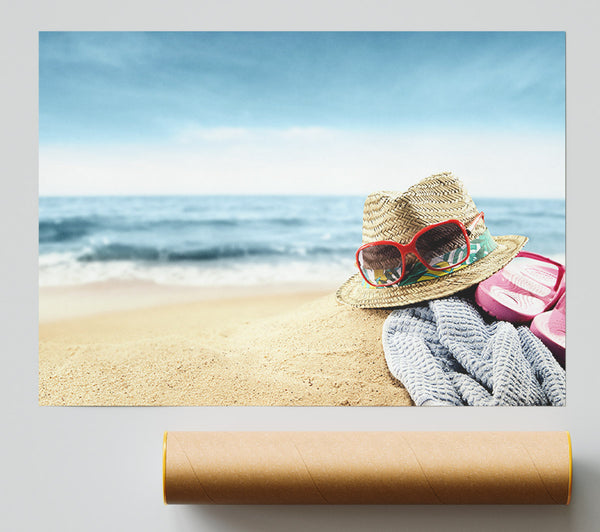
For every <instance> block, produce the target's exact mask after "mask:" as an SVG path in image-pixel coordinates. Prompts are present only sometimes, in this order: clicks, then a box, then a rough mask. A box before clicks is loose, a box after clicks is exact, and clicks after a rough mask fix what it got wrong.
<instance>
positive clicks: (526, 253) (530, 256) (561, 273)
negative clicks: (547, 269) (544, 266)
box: [517, 251, 565, 291]
mask: <svg viewBox="0 0 600 532" xmlns="http://www.w3.org/2000/svg"><path fill="white" fill-rule="evenodd" d="M517 257H524V258H527V259H534V260H539V261H540V262H548V263H550V264H554V265H555V266H556V267H557V268H558V275H557V276H556V283H554V290H555V291H556V290H558V287H559V286H560V283H561V281H562V279H563V277H564V275H565V267H564V266H563V265H562V264H561V263H560V262H556V261H555V260H552V259H549V258H548V257H544V256H543V255H538V254H537V253H532V252H531V251H519V253H518V254H517Z"/></svg>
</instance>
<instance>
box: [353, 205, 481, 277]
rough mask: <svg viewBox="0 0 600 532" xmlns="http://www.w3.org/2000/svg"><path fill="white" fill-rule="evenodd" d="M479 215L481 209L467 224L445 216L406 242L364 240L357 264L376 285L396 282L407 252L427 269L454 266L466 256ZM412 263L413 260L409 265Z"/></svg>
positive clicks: (402, 268) (401, 272)
mask: <svg viewBox="0 0 600 532" xmlns="http://www.w3.org/2000/svg"><path fill="white" fill-rule="evenodd" d="M480 219H481V220H484V216H483V212H480V213H479V214H478V215H477V216H476V217H475V218H473V220H472V221H471V222H470V223H469V225H468V226H466V227H465V225H464V224H463V223H462V222H461V221H459V220H446V221H445V222H440V223H437V224H432V225H428V226H427V227H424V228H423V229H421V230H420V231H419V232H418V233H417V234H416V235H415V236H414V237H413V238H412V240H411V241H410V242H409V243H408V244H400V243H398V242H394V241H392V240H379V241H377V242H369V243H367V244H363V245H362V246H360V247H359V248H358V250H357V252H356V265H357V266H358V270H359V271H360V274H361V275H362V277H363V279H364V280H365V281H366V282H367V283H369V284H370V285H371V286H376V287H382V286H392V285H394V284H397V283H399V282H400V281H401V280H402V279H403V277H404V274H405V273H406V271H407V267H406V266H407V265H406V262H407V260H406V257H407V255H409V254H410V253H412V254H413V255H414V256H415V257H416V258H417V259H418V260H419V261H420V262H421V263H423V264H424V265H425V266H426V267H427V268H428V269H430V270H436V271H443V270H448V269H450V268H454V267H456V266H458V265H459V264H462V263H463V262H465V261H466V260H467V258H468V257H469V254H470V253H471V243H470V241H469V235H470V234H471V232H472V231H473V229H474V228H475V226H476V225H477V223H478V222H479V220H480ZM413 263H414V260H413V261H412V262H411V263H410V264H409V266H411V265H412V264H413ZM409 269H410V268H409Z"/></svg>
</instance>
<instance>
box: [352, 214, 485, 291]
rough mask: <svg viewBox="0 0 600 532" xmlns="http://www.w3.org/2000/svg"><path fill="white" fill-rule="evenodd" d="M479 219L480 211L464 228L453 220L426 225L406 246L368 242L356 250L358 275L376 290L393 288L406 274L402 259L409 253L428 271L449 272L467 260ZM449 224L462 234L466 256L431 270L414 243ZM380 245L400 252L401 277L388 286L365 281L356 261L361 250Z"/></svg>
mask: <svg viewBox="0 0 600 532" xmlns="http://www.w3.org/2000/svg"><path fill="white" fill-rule="evenodd" d="M480 218H481V219H482V220H484V215H483V211H481V212H480V213H479V214H478V215H477V216H476V217H475V218H473V220H472V221H471V222H470V223H469V225H468V227H466V226H465V224H463V223H462V222H461V221H460V220H455V219H450V220H445V221H443V222H438V223H436V224H431V225H427V226H425V227H423V229H420V230H419V231H417V232H416V233H415V235H414V236H413V237H412V238H411V240H410V242H409V243H408V244H400V243H399V242H394V241H393V240H378V241H376V242H368V243H366V244H363V245H362V246H360V247H359V248H358V249H357V250H356V266H357V268H358V271H359V272H360V275H361V276H362V278H363V279H364V280H365V281H366V282H367V283H368V284H370V285H371V286H374V287H376V288H384V287H387V286H393V285H395V284H398V283H399V282H400V281H402V279H404V275H405V274H406V267H405V266H406V262H405V259H404V257H405V256H406V255H408V254H409V253H412V254H413V255H415V257H417V259H418V260H419V262H421V264H423V265H424V266H425V267H426V268H428V269H430V270H434V271H445V270H449V269H451V268H456V266H459V265H461V264H462V263H463V262H465V261H466V260H467V259H468V258H469V255H470V254H471V241H470V240H469V236H470V234H471V232H472V231H473V228H474V227H475V226H476V225H477V222H479V219H480ZM449 224H454V225H458V227H459V228H460V230H461V231H462V233H463V235H464V237H465V240H466V242H467V254H466V256H465V258H464V259H462V260H461V261H460V262H457V263H456V264H453V265H452V266H448V267H447V268H433V267H432V266H430V265H429V264H427V262H425V260H424V259H423V258H422V257H421V255H419V252H418V251H417V249H416V241H417V240H418V238H419V237H420V236H421V235H422V234H423V233H426V232H427V231H429V230H430V229H434V228H435V227H440V226H442V225H449ZM381 245H388V246H394V247H395V248H397V249H398V251H400V257H401V258H402V275H400V277H399V278H398V279H396V280H395V281H392V282H391V283H388V284H373V283H372V282H371V281H369V280H368V279H367V277H366V275H365V274H364V273H363V271H362V268H361V267H360V262H359V260H358V257H359V255H360V252H361V251H362V250H363V249H366V248H370V247H373V246H381Z"/></svg>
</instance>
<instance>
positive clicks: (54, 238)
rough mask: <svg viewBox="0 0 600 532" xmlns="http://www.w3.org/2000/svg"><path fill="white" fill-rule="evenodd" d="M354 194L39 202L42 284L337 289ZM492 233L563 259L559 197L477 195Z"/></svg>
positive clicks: (344, 273) (355, 215)
mask: <svg viewBox="0 0 600 532" xmlns="http://www.w3.org/2000/svg"><path fill="white" fill-rule="evenodd" d="M364 199H365V198H364V197H360V196H164V197H159V196H139V197H108V196H102V197H41V198H40V200H39V283H40V286H53V285H54V286H55V285H69V284H81V283H90V282H99V281H111V280H145V281H153V282H156V283H161V284H179V285H196V286H222V285H265V284H272V285H284V284H294V283H296V284H308V285H311V284H314V285H315V286H322V285H336V284H339V283H342V282H343V281H344V280H345V279H346V278H347V277H349V276H350V275H351V274H353V273H355V271H356V267H355V266H354V253H355V251H356V249H357V248H358V246H360V244H361V230H362V208H363V203H364ZM475 203H476V205H477V207H478V208H479V209H480V210H483V211H484V213H485V221H486V224H487V225H488V227H489V229H490V232H491V233H492V235H507V234H520V235H525V236H527V237H529V242H528V243H527V245H526V248H525V249H527V250H529V251H533V252H536V253H541V254H543V255H546V256H549V257H552V258H554V259H556V260H559V261H561V262H564V258H565V202H564V200H561V199H489V198H488V199H486V198H475Z"/></svg>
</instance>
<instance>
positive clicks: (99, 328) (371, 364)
mask: <svg viewBox="0 0 600 532" xmlns="http://www.w3.org/2000/svg"><path fill="white" fill-rule="evenodd" d="M388 313H389V311H386V310H363V309H355V308H351V307H348V306H346V305H342V304H339V303H337V302H336V300H335V296H334V290H333V289H320V290H317V291H315V290H314V289H313V290H312V291H309V290H307V289H306V287H299V288H298V289H297V290H294V291H287V292H285V293H281V292H280V291H277V290H275V289H271V290H268V291H266V292H264V291H262V292H261V293H259V292H258V291H257V289H256V288H254V289H246V290H244V291H242V292H236V293H234V292H232V291H223V290H214V291H210V290H207V289H201V288H187V287H178V288H175V287H160V286H158V285H153V284H131V283H119V284H115V283H112V284H110V283H104V284H98V285H87V286H79V287H72V288H68V287H60V288H59V287H43V288H41V289H40V325H39V403H40V405H115V406H116V405H140V406H141V405H149V406H157V405H165V406H166V405H172V406H175V405H270V406H277V405H282V406H289V405H304V406H310V405H330V406H337V405H344V406H350V405H351V406H359V405H364V406H382V405H388V406H393V405H411V404H412V402H411V399H410V397H409V395H408V393H407V392H406V390H405V389H404V387H403V386H402V384H401V383H399V382H398V381H397V380H396V379H394V378H393V377H392V376H391V375H390V373H389V372H388V369H387V366H386V362H385V359H384V354H383V349H382V346H381V328H382V324H383V321H384V320H385V318H386V317H387V315H388Z"/></svg>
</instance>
